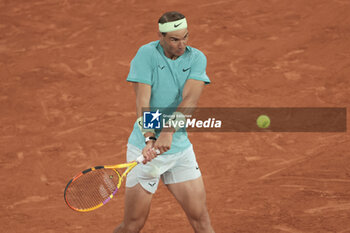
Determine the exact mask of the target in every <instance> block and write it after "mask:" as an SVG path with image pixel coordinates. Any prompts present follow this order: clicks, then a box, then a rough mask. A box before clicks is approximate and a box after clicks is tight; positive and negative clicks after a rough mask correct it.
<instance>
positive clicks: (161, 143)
mask: <svg viewBox="0 0 350 233" xmlns="http://www.w3.org/2000/svg"><path fill="white" fill-rule="evenodd" d="M172 141H173V132H161V133H160V135H159V137H158V139H157V141H156V142H155V143H154V149H155V150H159V152H160V154H163V153H164V152H167V151H168V150H170V147H171V142H172ZM153 153H156V152H155V151H153Z"/></svg>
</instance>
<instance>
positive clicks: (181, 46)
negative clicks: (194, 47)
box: [179, 40, 186, 49]
mask: <svg viewBox="0 0 350 233" xmlns="http://www.w3.org/2000/svg"><path fill="white" fill-rule="evenodd" d="M185 47H186V41H185V40H180V43H179V48H180V49H183V48H185Z"/></svg>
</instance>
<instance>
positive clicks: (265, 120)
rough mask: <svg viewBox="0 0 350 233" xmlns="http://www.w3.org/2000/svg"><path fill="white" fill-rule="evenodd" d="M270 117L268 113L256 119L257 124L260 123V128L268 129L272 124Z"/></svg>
mask: <svg viewBox="0 0 350 233" xmlns="http://www.w3.org/2000/svg"><path fill="white" fill-rule="evenodd" d="M270 123H271V121H270V118H269V117H268V116H266V115H260V116H259V117H258V118H257V119H256V124H257V125H258V127H259V128H262V129H266V128H268V127H269V126H270Z"/></svg>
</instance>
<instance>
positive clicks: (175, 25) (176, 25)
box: [174, 22, 183, 28]
mask: <svg viewBox="0 0 350 233" xmlns="http://www.w3.org/2000/svg"><path fill="white" fill-rule="evenodd" d="M182 23H183V22H181V23H179V24H174V27H175V28H177V27H178V26H180V25H181V24H182Z"/></svg>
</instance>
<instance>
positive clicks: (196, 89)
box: [154, 79, 204, 153]
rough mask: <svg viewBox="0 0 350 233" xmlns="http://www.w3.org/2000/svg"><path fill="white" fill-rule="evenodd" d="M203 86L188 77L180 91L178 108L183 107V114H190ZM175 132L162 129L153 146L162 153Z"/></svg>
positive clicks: (167, 147) (169, 144)
mask: <svg viewBox="0 0 350 233" xmlns="http://www.w3.org/2000/svg"><path fill="white" fill-rule="evenodd" d="M203 87H204V82H203V81H198V80H194V79H189V80H187V81H186V84H185V86H184V89H183V92H182V102H181V104H180V105H179V106H178V108H183V109H181V110H182V113H183V114H184V115H188V114H191V113H192V112H193V111H194V108H195V107H196V106H197V102H198V100H199V97H200V95H201V93H202V90H203ZM174 133H175V129H173V130H172V131H170V132H169V131H162V132H161V133H160V135H159V138H158V140H157V141H156V143H155V145H154V147H155V148H156V149H158V150H160V152H161V153H164V152H166V151H168V150H169V149H170V146H171V142H172V137H173V134H174Z"/></svg>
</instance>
